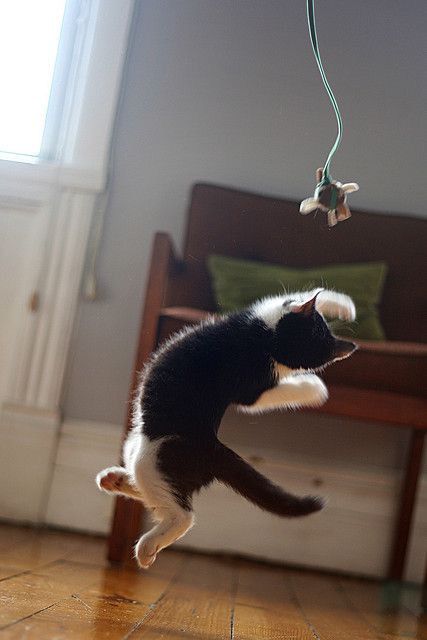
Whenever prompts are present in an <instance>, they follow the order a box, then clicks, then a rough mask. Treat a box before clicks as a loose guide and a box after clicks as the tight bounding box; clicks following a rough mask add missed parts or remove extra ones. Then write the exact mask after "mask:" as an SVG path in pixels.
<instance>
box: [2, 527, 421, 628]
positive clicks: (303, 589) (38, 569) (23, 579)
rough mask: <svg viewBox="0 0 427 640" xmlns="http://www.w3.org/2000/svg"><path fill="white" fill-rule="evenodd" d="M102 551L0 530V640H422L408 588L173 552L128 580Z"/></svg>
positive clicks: (94, 545)
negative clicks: (87, 639)
mask: <svg viewBox="0 0 427 640" xmlns="http://www.w3.org/2000/svg"><path fill="white" fill-rule="evenodd" d="M104 547H105V543H104V541H103V540H100V539H94V538H90V537H84V536H78V535H73V534H67V533H58V532H52V531H44V532H38V531H34V530H31V529H24V528H17V527H10V526H0V639H4V640H6V639H16V640H18V639H19V640H21V639H22V640H24V639H30V638H38V639H42V640H62V639H63V638H66V639H68V638H82V639H86V638H91V639H97V638H99V639H101V638H102V639H119V638H120V639H121V640H125V639H128V638H129V639H132V640H136V639H138V638H145V639H146V640H147V639H150V640H154V639H156V640H160V638H164V639H166V640H174V639H178V638H180V639H187V640H191V639H196V640H198V639H200V640H202V639H206V640H216V639H220V638H221V639H223V638H224V639H230V638H234V640H249V639H250V640H252V639H254V640H255V639H259V638H268V639H279V638H280V639H282V638H289V639H293V640H343V639H344V638H345V639H347V638H348V639H351V640H373V639H375V640H399V639H403V638H418V639H420V640H421V639H422V640H425V639H427V620H426V618H425V617H423V616H422V615H421V613H420V602H419V601H420V592H419V590H417V589H416V588H414V587H412V588H410V587H406V588H405V589H401V591H400V592H399V591H398V590H397V589H396V587H394V588H393V586H391V585H389V586H388V587H384V586H381V585H379V584H376V583H373V582H369V581H362V580H356V579H347V578H338V577H331V576H327V575H322V574H316V573H310V572H298V571H295V570H288V569H281V568H277V567H272V566H268V565H263V564H259V563H253V562H248V561H245V560H235V559H229V558H215V557H206V556H202V555H197V554H189V553H182V552H177V551H165V552H163V553H162V554H160V556H159V559H158V560H157V562H156V563H155V565H153V567H152V568H151V569H150V570H149V571H148V572H137V571H134V570H131V569H123V568H113V567H109V566H108V564H107V563H106V562H105V559H104V558H105V548H104Z"/></svg>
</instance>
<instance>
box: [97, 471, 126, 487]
mask: <svg viewBox="0 0 427 640" xmlns="http://www.w3.org/2000/svg"><path fill="white" fill-rule="evenodd" d="M125 477H126V471H125V469H123V467H108V468H107V469H103V470H102V471H100V472H99V473H98V475H97V476H96V480H95V481H96V484H97V485H98V488H99V489H101V491H105V492H106V493H120V490H121V488H122V485H123V483H124V481H125Z"/></svg>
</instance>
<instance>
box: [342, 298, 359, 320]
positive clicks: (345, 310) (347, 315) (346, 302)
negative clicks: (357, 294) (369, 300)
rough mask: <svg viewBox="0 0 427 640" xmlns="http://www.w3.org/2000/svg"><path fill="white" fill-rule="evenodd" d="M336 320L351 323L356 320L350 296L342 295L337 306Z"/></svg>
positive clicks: (354, 308)
mask: <svg viewBox="0 0 427 640" xmlns="http://www.w3.org/2000/svg"><path fill="white" fill-rule="evenodd" d="M338 318H339V319H340V320H348V321H349V322H353V321H354V320H356V307H355V306H354V302H353V300H352V299H351V298H350V296H347V295H345V294H344V293H342V294H341V295H340V300H339V304H338Z"/></svg>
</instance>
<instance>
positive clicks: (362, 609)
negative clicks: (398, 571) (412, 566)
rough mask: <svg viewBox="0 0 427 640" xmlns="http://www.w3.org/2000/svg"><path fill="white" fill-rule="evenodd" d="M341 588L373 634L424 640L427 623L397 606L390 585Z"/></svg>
mask: <svg viewBox="0 0 427 640" xmlns="http://www.w3.org/2000/svg"><path fill="white" fill-rule="evenodd" d="M341 586H342V589H343V591H344V593H345V594H346V596H347V597H348V599H349V601H350V602H351V603H352V604H353V606H354V607H355V610H356V611H357V612H358V615H359V616H360V617H361V618H363V619H364V620H366V621H367V623H368V624H369V625H370V627H371V628H372V629H374V630H375V632H376V633H377V634H383V635H385V636H386V637H388V636H390V637H392V638H417V639H418V640H426V639H427V620H426V619H425V618H423V617H422V616H421V615H420V616H419V617H417V616H416V615H414V614H413V612H412V611H410V610H409V609H408V608H406V607H404V606H401V604H400V599H401V598H400V594H399V590H398V591H397V592H396V590H395V587H393V585H392V584H388V585H387V584H386V585H381V584H378V583H374V582H366V581H364V580H342V581H341ZM402 591H404V590H402Z"/></svg>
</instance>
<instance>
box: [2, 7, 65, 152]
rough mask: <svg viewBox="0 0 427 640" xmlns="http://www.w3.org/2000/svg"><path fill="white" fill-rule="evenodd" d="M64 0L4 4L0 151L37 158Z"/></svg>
mask: <svg viewBox="0 0 427 640" xmlns="http://www.w3.org/2000/svg"><path fill="white" fill-rule="evenodd" d="M65 3H66V0H0V87H1V98H0V152H3V153H13V154H22V155H29V156H38V155H39V153H40V148H41V144H42V140H43V131H44V127H45V120H46V113H47V108H48V103H49V95H50V89H51V85H52V77H53V71H54V67H55V60H56V54H57V51H58V43H59V36H60V33H61V25H62V19H63V16H64V9H65Z"/></svg>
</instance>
